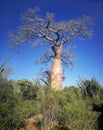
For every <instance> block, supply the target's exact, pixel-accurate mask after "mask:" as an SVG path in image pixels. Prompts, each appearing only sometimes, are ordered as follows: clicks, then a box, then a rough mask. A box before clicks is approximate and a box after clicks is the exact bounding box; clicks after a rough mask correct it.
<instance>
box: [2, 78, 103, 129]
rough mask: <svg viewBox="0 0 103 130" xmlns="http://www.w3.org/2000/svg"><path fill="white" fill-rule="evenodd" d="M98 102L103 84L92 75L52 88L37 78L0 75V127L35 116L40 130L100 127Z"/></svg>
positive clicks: (20, 123)
mask: <svg viewBox="0 0 103 130" xmlns="http://www.w3.org/2000/svg"><path fill="white" fill-rule="evenodd" d="M85 93H86V94H85ZM102 106H103V88H102V86H100V84H99V83H98V82H97V80H96V79H94V78H93V79H91V80H86V79H82V80H80V81H79V87H76V86H71V87H65V88H64V89H63V90H62V91H55V90H53V89H51V87H50V86H43V85H42V84H41V83H40V82H39V81H36V82H34V83H33V82H31V81H28V80H26V79H22V80H18V81H8V80H7V79H3V78H2V76H0V130H18V129H20V127H26V124H25V122H24V119H27V118H29V117H34V118H35V117H36V119H37V122H38V129H40V130H102V128H101V127H102V126H101V124H100V123H101V120H102V119H103V116H102V115H103V112H102V109H103V107H102Z"/></svg>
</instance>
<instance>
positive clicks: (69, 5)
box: [0, 0, 103, 86]
mask: <svg viewBox="0 0 103 130" xmlns="http://www.w3.org/2000/svg"><path fill="white" fill-rule="evenodd" d="M35 6H38V7H40V8H41V11H42V15H44V14H45V12H52V13H54V14H55V20H58V21H62V20H67V19H69V18H70V19H71V18H77V17H81V16H83V15H89V16H93V17H95V26H94V35H93V38H92V40H87V41H75V42H74V43H73V44H74V46H76V48H75V50H74V54H75V57H76V59H77V60H76V63H75V65H74V66H73V67H72V68H71V67H70V68H67V69H65V77H66V79H65V81H64V83H63V86H66V85H68V86H69V85H76V81H77V80H78V77H79V76H80V77H85V78H87V79H90V78H92V77H96V78H97V80H98V81H99V82H100V84H101V85H103V0H0V64H1V63H2V62H3V61H4V60H5V59H6V58H7V57H8V56H10V55H11V56H12V58H11V60H10V61H9V62H8V63H7V66H10V67H11V68H12V69H13V74H12V75H11V76H10V78H12V79H22V78H26V79H29V80H34V79H36V78H38V77H40V71H42V70H45V69H48V68H50V65H51V62H50V63H49V64H46V65H36V64H35V60H36V59H37V57H39V55H40V54H41V52H42V51H43V50H44V48H41V49H40V48H38V49H36V50H35V49H34V50H33V49H32V48H31V47H30V45H28V44H25V45H24V46H22V47H21V49H20V53H17V52H16V51H15V50H11V49H10V43H9V42H8V36H7V33H8V31H10V30H11V29H12V30H13V29H15V28H16V26H18V25H19V24H20V14H21V13H23V12H24V11H25V10H26V9H28V8H34V7H35Z"/></svg>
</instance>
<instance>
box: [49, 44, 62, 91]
mask: <svg viewBox="0 0 103 130" xmlns="http://www.w3.org/2000/svg"><path fill="white" fill-rule="evenodd" d="M61 52H62V46H60V47H59V49H58V50H57V53H56V55H55V57H54V58H53V62H52V67H51V71H50V85H51V87H52V88H55V89H56V90H61V89H62V65H61Z"/></svg>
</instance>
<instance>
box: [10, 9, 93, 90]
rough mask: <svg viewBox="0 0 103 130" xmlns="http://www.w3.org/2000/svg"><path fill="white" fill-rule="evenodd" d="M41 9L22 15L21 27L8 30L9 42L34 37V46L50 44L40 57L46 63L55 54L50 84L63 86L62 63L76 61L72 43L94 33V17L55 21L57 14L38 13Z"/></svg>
mask: <svg viewBox="0 0 103 130" xmlns="http://www.w3.org/2000/svg"><path fill="white" fill-rule="evenodd" d="M38 12H39V9H38V8H34V9H28V10H27V11H26V12H25V13H24V14H23V15H22V25H21V26H18V30H15V31H13V32H9V39H10V42H11V43H13V46H14V47H15V46H17V47H19V46H21V45H22V44H24V43H25V42H27V41H28V40H31V42H32V44H33V46H34V47H35V46H42V47H43V46H47V47H48V48H49V50H47V51H46V52H45V53H44V55H43V56H42V57H41V58H40V62H42V63H46V62H48V61H50V59H51V58H53V62H52V67H51V70H50V84H51V86H52V87H53V88H55V89H57V90H61V89H62V66H61V61H62V62H63V63H64V64H67V65H68V64H72V63H73V55H72V54H71V49H70V44H71V43H72V42H73V41H74V40H76V39H78V38H79V39H87V38H91V36H92V32H93V31H92V29H91V25H93V18H92V17H90V16H83V17H82V18H81V17H79V18H77V19H71V20H69V21H61V22H56V21H54V14H52V13H46V16H45V17H42V16H40V15H39V14H38Z"/></svg>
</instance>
